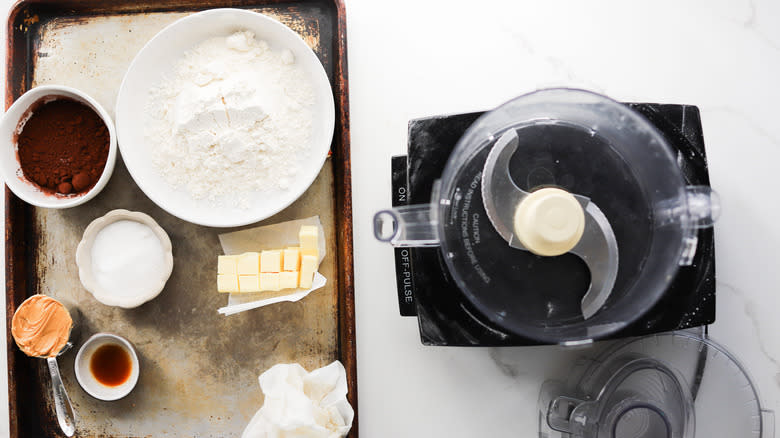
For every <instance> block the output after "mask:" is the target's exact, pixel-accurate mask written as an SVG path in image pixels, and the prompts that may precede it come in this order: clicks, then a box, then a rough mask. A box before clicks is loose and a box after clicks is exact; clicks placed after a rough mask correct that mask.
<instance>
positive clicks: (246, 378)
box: [5, 0, 357, 437]
mask: <svg viewBox="0 0 780 438" xmlns="http://www.w3.org/2000/svg"><path fill="white" fill-rule="evenodd" d="M223 6H230V7H243V8H247V9H251V10H255V11H258V12H261V13H264V14H267V15H270V16H272V17H273V18H276V19H277V20H279V21H281V22H282V23H284V24H286V25H288V26H289V27H291V28H292V29H293V30H295V31H296V32H298V33H299V34H300V35H301V36H302V37H303V39H304V40H305V41H306V43H307V44H308V45H309V46H310V47H311V48H312V49H313V50H314V52H315V53H316V54H317V56H318V57H319V59H320V61H322V63H323V66H324V67H325V70H326V72H327V74H328V79H329V80H330V82H331V85H332V87H333V92H334V97H335V100H336V129H335V134H334V138H333V144H332V156H331V157H330V158H328V160H327V161H326V163H325V165H324V167H323V169H322V171H321V172H320V174H319V176H318V177H317V179H316V181H315V182H314V184H313V185H312V186H311V187H310V188H309V190H308V191H307V192H306V193H305V194H304V195H303V196H302V197H301V198H300V199H299V200H298V201H296V202H295V203H294V204H293V205H291V206H290V207H288V208H287V209H285V210H283V211H282V212H281V213H279V214H277V215H275V216H273V217H271V218H269V219H268V220H266V221H264V222H261V223H260V225H263V224H271V223H276V222H281V221H284V220H289V219H295V218H302V217H308V216H312V215H319V216H320V219H321V221H322V223H323V227H324V229H325V233H326V240H327V242H328V248H327V253H328V254H329V256H328V257H326V258H325V260H324V261H323V264H322V266H321V268H320V271H321V272H322V273H323V274H324V275H325V276H326V277H327V278H328V284H327V285H326V287H325V288H324V289H322V290H319V291H316V292H314V293H312V294H311V295H309V296H308V297H306V298H305V299H304V300H302V301H300V302H298V303H280V304H276V305H273V306H269V307H265V308H261V309H255V310H252V311H248V312H244V313H242V314H238V315H233V316H228V317H225V316H222V315H219V314H218V313H217V311H216V310H217V308H218V307H220V306H222V305H224V304H225V300H226V298H225V296H224V295H220V294H217V293H216V290H215V285H214V278H215V275H216V263H215V262H216V256H217V255H218V254H221V248H220V246H219V241H218V239H217V235H218V234H219V233H222V232H226V231H230V230H225V229H215V228H207V227H201V226H197V225H193V224H190V223H186V222H183V221H181V220H179V219H177V218H175V217H173V216H171V215H169V214H167V213H166V212H164V211H163V210H162V209H160V208H159V207H157V206H156V205H155V204H154V203H152V202H151V201H150V200H149V199H148V198H147V197H146V196H144V194H143V193H142V192H141V191H140V190H139V189H138V187H137V186H136V185H135V183H134V182H133V181H132V179H131V178H130V176H129V174H128V172H127V169H126V168H125V167H124V165H123V164H122V163H121V160H119V161H118V162H117V167H116V169H115V171H114V175H113V177H112V179H111V181H110V182H109V184H108V186H107V187H106V188H105V189H104V190H103V192H101V193H100V194H99V195H98V196H97V197H96V198H95V199H93V200H92V201H90V202H88V203H86V204H84V205H82V206H79V207H75V208H71V209H67V210H48V209H39V208H35V207H31V206H29V205H27V204H24V203H23V202H22V201H21V200H19V199H18V198H16V197H15V196H14V195H13V194H12V193H11V192H10V191H9V190H8V189H7V188H6V191H5V198H6V200H5V202H6V218H5V219H6V301H7V305H6V306H7V307H6V312H7V321H6V327H7V329H8V330H7V331H8V333H9V334H8V374H9V386H8V387H9V405H10V406H9V407H10V415H11V418H10V426H11V436H12V437H39V436H40V437H44V436H47V437H48V436H61V432H60V431H59V427H58V425H57V420H56V417H55V414H54V409H53V404H52V402H51V394H50V386H49V378H48V373H47V371H46V370H45V364H44V363H42V362H43V361H39V360H36V359H31V358H28V357H26V356H24V354H22V353H21V352H20V351H19V350H18V348H16V345H15V344H14V342H13V339H12V338H11V337H10V320H11V316H12V315H13V314H14V311H15V310H16V307H17V306H18V305H19V304H20V303H21V302H22V301H23V300H24V299H25V298H26V297H27V296H29V295H32V294H35V293H44V294H47V295H51V296H54V297H56V298H60V299H63V300H65V301H69V302H73V303H75V304H76V306H77V307H78V308H79V310H80V312H81V315H82V327H81V333H82V339H81V341H83V340H85V339H86V338H87V337H88V336H89V334H91V333H97V332H102V331H107V332H112V333H116V334H119V335H121V336H124V337H126V338H127V339H128V340H130V341H131V342H132V343H133V344H134V345H135V347H136V349H137V351H138V354H139V359H140V361H141V365H140V366H141V377H140V380H139V383H138V386H137V387H136V389H135V390H134V391H133V392H132V393H131V394H130V395H129V396H127V397H125V398H123V399H121V400H119V401H116V402H102V401H99V400H96V399H93V398H92V397H90V396H89V395H88V394H87V393H86V392H84V391H83V390H82V389H81V387H80V386H79V385H78V383H77V382H76V378H75V375H74V371H73V362H74V358H75V351H71V352H68V353H66V354H65V355H64V356H63V357H62V358H61V361H60V363H61V367H62V375H63V380H64V382H65V386H66V389H67V390H68V393H69V394H70V397H71V400H72V402H73V405H74V407H75V409H76V411H77V423H78V427H77V436H81V437H90V436H94V437H114V436H130V437H147V436H154V437H157V436H160V437H178V436H182V437H184V436H186V437H232V436H240V434H241V432H242V430H243V428H244V426H245V425H246V424H247V423H248V421H249V419H250V418H251V417H252V415H254V412H255V411H256V410H257V409H258V408H259V407H260V406H261V405H262V401H263V400H262V394H261V392H260V389H259V386H258V384H257V376H258V375H259V374H260V373H262V372H263V371H264V370H266V369H268V368H269V367H271V366H272V365H274V364H276V363H280V362H299V363H300V364H301V365H303V366H304V367H305V368H307V369H313V368H316V367H320V366H323V365H326V364H328V363H330V362H331V361H333V360H336V359H338V360H341V361H342V363H344V366H345V368H346V369H347V377H348V384H349V394H348V398H349V400H350V403H351V404H352V406H353V407H354V408H355V409H356V412H357V387H356V382H357V379H356V374H355V373H356V368H355V337H354V295H353V293H354V292H353V284H352V214H351V187H350V179H349V177H350V167H349V166H350V161H349V157H350V155H349V111H348V106H347V105H348V99H347V73H346V34H345V24H346V20H345V15H344V7H343V5H342V4H341V2H340V1H339V0H319V1H303V2H295V1H293V2H285V3H281V2H275V1H270V2H259V3H258V2H220V1H202V2H196V1H186V0H180V1H173V2H171V1H166V2H154V3H152V2H130V1H125V0H119V1H107V2H106V1H104V2H100V1H92V0H67V1H50V0H46V1H41V0H31V1H22V2H20V3H18V4H17V5H16V6H15V7H14V8H13V9H12V12H11V14H10V17H9V22H8V52H7V59H6V67H7V71H8V75H7V83H6V102H5V103H6V107H8V106H10V104H11V103H12V102H13V101H14V100H15V99H16V98H17V97H19V96H20V95H21V94H22V93H24V91H26V90H28V89H29V88H31V87H34V86H37V85H43V84H51V83H57V84H61V85H69V86H72V87H76V88H79V89H81V90H84V91H85V92H87V93H89V94H90V95H92V96H93V97H95V98H96V99H97V100H98V101H99V102H100V103H101V104H102V105H103V106H104V107H105V108H110V109H111V112H112V113H113V108H114V104H115V101H116V95H117V92H118V89H119V85H120V83H121V80H122V77H123V75H124V72H125V70H126V68H127V67H128V65H129V64H130V61H131V60H132V59H133V57H134V56H135V54H136V53H137V51H138V50H139V49H140V48H141V47H142V46H143V45H144V44H145V43H146V41H147V40H148V39H149V38H151V37H152V36H153V35H154V34H155V33H156V32H157V31H159V30H160V29H162V28H163V27H164V26H166V25H167V24H169V23H171V22H173V21H175V20H176V19H178V18H180V17H183V16H185V15H187V14H190V13H193V12H196V11H199V10H204V9H209V8H214V7H223ZM112 116H113V114H112ZM115 208H125V209H128V210H135V211H142V212H145V213H147V214H149V215H151V216H152V217H153V218H154V219H155V220H156V221H157V222H158V223H159V224H160V225H161V226H162V227H163V228H164V229H165V230H166V231H167V232H168V234H169V236H170V238H171V241H172V243H173V248H174V249H173V251H174V258H175V264H174V271H173V274H172V276H171V278H170V280H169V281H168V284H167V285H166V287H165V289H164V290H163V292H162V293H161V294H160V296H158V297H157V298H156V299H154V300H152V301H150V302H148V303H146V304H144V305H142V306H141V307H138V308H136V309H129V310H125V309H119V308H113V307H107V306H104V305H102V304H100V303H99V302H97V301H96V300H95V299H94V298H93V297H92V295H90V294H89V293H88V292H87V291H86V290H85V289H84V288H83V287H82V285H81V283H80V282H79V279H78V270H77V267H76V263H75V251H76V245H77V244H78V242H79V240H80V239H81V235H82V233H83V231H84V229H85V228H86V226H87V225H88V224H89V222H91V221H92V220H93V219H95V218H97V217H99V216H102V215H103V214H105V213H106V212H108V211H110V210H112V209H115ZM256 225H257V224H255V225H252V226H256ZM78 345H80V343H77V346H78ZM74 350H75V349H74ZM350 437H357V417H356V419H355V422H354V424H353V428H352V431H351V432H350Z"/></svg>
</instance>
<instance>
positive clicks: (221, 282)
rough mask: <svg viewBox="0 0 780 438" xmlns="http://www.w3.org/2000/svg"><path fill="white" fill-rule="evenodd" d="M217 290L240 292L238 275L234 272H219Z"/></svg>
mask: <svg viewBox="0 0 780 438" xmlns="http://www.w3.org/2000/svg"><path fill="white" fill-rule="evenodd" d="M217 291H219V292H238V276H237V275H234V274H218V275H217Z"/></svg>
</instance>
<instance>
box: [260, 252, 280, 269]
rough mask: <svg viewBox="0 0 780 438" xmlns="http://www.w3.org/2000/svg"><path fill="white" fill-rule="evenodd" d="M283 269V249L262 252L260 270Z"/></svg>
mask: <svg viewBox="0 0 780 438" xmlns="http://www.w3.org/2000/svg"><path fill="white" fill-rule="evenodd" d="M281 270H282V251H280V250H271V251H263V252H261V253H260V272H280V271H281Z"/></svg>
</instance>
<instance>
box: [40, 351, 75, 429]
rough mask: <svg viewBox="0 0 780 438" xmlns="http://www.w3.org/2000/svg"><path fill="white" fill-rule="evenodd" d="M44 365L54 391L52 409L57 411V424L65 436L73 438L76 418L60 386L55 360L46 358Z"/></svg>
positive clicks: (66, 395)
mask: <svg viewBox="0 0 780 438" xmlns="http://www.w3.org/2000/svg"><path fill="white" fill-rule="evenodd" d="M46 363H47V364H48V365H49V374H50V375H51V386H52V389H53V390H54V408H55V409H56V411H57V422H59V423H60V428H61V429H62V432H63V433H65V436H69V437H70V436H73V434H75V433H76V417H75V415H74V413H73V406H71V404H70V399H69V398H68V393H67V392H66V391H65V386H64V385H63V384H62V378H61V377H60V368H59V367H58V366H57V359H56V358H54V357H47V358H46Z"/></svg>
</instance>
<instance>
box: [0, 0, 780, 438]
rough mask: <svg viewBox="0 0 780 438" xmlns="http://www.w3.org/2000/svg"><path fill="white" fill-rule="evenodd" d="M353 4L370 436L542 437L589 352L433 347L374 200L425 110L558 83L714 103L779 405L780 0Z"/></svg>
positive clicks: (360, 295) (710, 148)
mask: <svg viewBox="0 0 780 438" xmlns="http://www.w3.org/2000/svg"><path fill="white" fill-rule="evenodd" d="M2 1H3V6H4V9H5V10H7V8H8V5H9V3H7V0H2ZM346 7H347V18H348V20H347V21H348V24H347V31H348V51H349V87H350V89H349V92H350V104H351V108H350V109H351V133H352V170H353V173H352V185H353V206H354V238H355V254H354V256H355V281H356V301H357V303H356V310H357V316H356V318H357V336H358V338H357V343H358V386H359V415H360V433H361V436H364V437H370V438H375V437H376V438H381V437H476V436H490V437H518V436H520V437H530V436H533V435H534V434H535V433H536V427H537V426H536V411H535V409H536V399H537V395H538V391H539V386H540V384H541V383H542V381H543V380H545V379H546V378H550V377H556V376H560V375H561V374H562V373H564V372H565V370H566V369H567V367H568V366H569V365H570V364H571V361H572V359H573V358H574V357H576V356H578V355H580V354H587V351H570V350H562V349H559V348H555V347H542V348H492V349H483V348H480V349H463V348H429V347H423V346H422V345H421V344H420V342H419V336H418V332H417V325H416V320H415V319H413V318H401V317H399V316H398V307H397V303H396V298H395V280H394V276H393V268H392V263H393V262H392V261H393V257H392V250H391V249H390V247H388V246H384V245H381V244H380V243H378V242H376V241H375V240H374V239H373V237H372V231H371V218H372V215H373V213H374V212H375V211H377V210H379V209H382V208H385V207H387V206H389V204H390V176H389V167H390V161H389V157H390V156H391V155H395V154H401V153H403V152H404V151H405V141H406V138H405V133H406V123H407V121H408V120H409V119H410V118H414V117H421V116H428V115H434V114H441V113H453V112H464V111H472V110H484V109H488V108H491V107H494V106H496V105H497V104H499V103H501V102H503V101H505V100H507V99H509V98H511V97H513V96H516V95H518V94H521V93H524V92H527V91H530V90H533V89H536V88H539V87H545V86H551V85H566V86H580V87H584V88H588V89H591V90H594V91H598V92H601V93H605V94H607V95H609V96H611V97H613V98H616V99H618V100H622V101H645V102H660V103H687V104H694V105H697V106H699V108H700V109H701V112H702V120H703V125H704V138H705V142H706V145H707V153H708V157H709V164H710V176H711V179H712V185H713V187H714V188H715V189H716V190H718V191H719V193H720V195H721V197H722V201H723V216H722V217H721V219H720V221H719V222H718V224H717V226H716V251H717V275H718V282H717V285H718V303H717V306H718V310H717V318H718V320H717V322H716V323H715V324H714V326H713V327H712V329H711V330H710V333H711V334H712V335H713V337H714V338H715V339H716V340H718V341H719V342H720V343H721V344H723V345H725V346H726V347H727V348H729V349H730V350H731V351H732V352H734V353H735V354H736V355H737V356H738V357H739V358H740V359H741V360H742V362H743V363H744V364H745V365H746V367H747V368H748V370H749V371H750V373H751V375H752V376H753V378H754V380H755V382H756V383H757V385H758V386H759V390H760V393H761V395H762V398H763V401H764V404H765V405H766V407H767V408H768V409H771V410H774V411H778V409H779V408H780V362H778V361H779V360H780V342H778V333H780V318H777V312H778V309H780V298H778V292H779V291H778V286H777V285H778V284H780V269H778V268H780V266H779V265H778V261H780V256H778V253H777V250H776V248H777V247H778V245H780V225H778V224H780V207H778V200H777V199H778V197H777V194H776V189H777V187H778V183H777V176H776V175H777V174H778V173H780V172H778V163H780V123H778V122H777V121H776V119H777V117H778V115H780V114H779V113H780V112H779V111H777V110H776V109H775V108H776V102H780V85H778V84H777V81H778V80H780V3H778V2H773V1H769V0H763V1H758V0H756V1H746V0H733V1H725V0H723V1H704V0H702V1H685V2H684V1H652V2H650V1H648V2H643V3H641V4H640V3H639V2H626V1H617V0H616V1H590V2H579V1H574V0H571V1H547V2H538V1H537V2H531V1H528V2H520V1H503V2H500V1H484V0H483V1H453V0H435V1H434V0H426V1H419V0H396V1H391V2H387V1H384V2H380V1H376V0H373V1H368V0H347V5H346ZM3 29H4V26H3ZM0 271H2V270H0ZM2 309H4V306H3V307H0V316H2V314H1V312H3V310H2ZM4 344H5V337H0V352H2V353H0V382H2V383H0V406H2V407H1V408H0V417H2V420H0V436H7V434H8V432H7V431H8V429H7V428H8V425H7V414H6V409H7V408H6V406H7V391H6V390H5V387H6V383H5V380H6V375H7V373H6V361H5V347H4ZM723 438H735V437H723Z"/></svg>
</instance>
